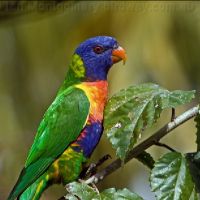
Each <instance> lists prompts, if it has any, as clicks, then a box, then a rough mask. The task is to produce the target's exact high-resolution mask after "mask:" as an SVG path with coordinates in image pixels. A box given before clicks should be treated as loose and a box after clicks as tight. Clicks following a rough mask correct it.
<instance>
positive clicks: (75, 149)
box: [8, 36, 126, 200]
mask: <svg viewBox="0 0 200 200" xmlns="http://www.w3.org/2000/svg"><path fill="white" fill-rule="evenodd" d="M125 59H126V54H125V51H124V49H123V48H122V47H120V46H119V45H118V43H117V41H116V40H115V39H114V38H112V37H108V36H97V37H93V38H90V39H88V40H86V41H84V42H83V43H81V44H80V45H79V47H78V48H77V49H76V50H75V53H74V55H73V57H72V61H71V63H70V64H69V69H68V73H67V76H66V78H65V80H64V83H63V85H62V86H61V88H60V90H59V91H58V94H57V96H56V98H55V100H54V101H53V103H52V104H51V105H50V107H49V108H48V110H47V111H46V113H45V114H44V117H43V119H42V121H41V123H40V125H39V128H38V130H37V134H36V136H35V139H34V142H33V144H32V146H31V148H30V151H29V154H28V157H27V160H26V163H25V166H24V168H23V170H22V172H21V174H20V176H19V178H18V181H17V183H16V185H15V186H14V188H13V190H12V192H11V193H10V195H9V197H8V200H14V199H16V198H18V199H20V200H38V199H39V198H40V196H41V194H42V192H43V191H44V190H45V189H46V188H47V187H49V186H50V185H51V184H54V183H63V184H67V183H69V182H71V181H74V180H76V179H77V178H78V177H79V175H80V173H81V170H82V166H83V164H84V163H85V162H86V161H87V160H88V158H89V157H90V156H91V154H92V152H93V150H94V149H95V147H96V145H97V144H98V142H99V140H100V137H101V135H102V131H103V126H102V120H103V111H104V106H105V103H106V99H107V90H108V83H107V73H108V71H109V69H110V68H111V66H112V65H113V64H114V63H116V62H118V61H120V60H124V61H125Z"/></svg>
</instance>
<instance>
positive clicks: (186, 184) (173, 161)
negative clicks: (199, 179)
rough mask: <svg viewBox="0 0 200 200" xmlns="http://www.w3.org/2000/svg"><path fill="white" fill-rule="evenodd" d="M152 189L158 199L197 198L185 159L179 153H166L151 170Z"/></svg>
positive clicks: (180, 199)
mask: <svg viewBox="0 0 200 200" xmlns="http://www.w3.org/2000/svg"><path fill="white" fill-rule="evenodd" d="M150 182H151V188H152V191H153V192H155V194H156V198H157V199H158V200H164V199H173V200H198V198H197V194H196V192H195V190H194V188H195V185H194V183H193V180H192V177H191V175H190V171H189V168H188V164H187V161H186V159H185V157H184V156H182V155H181V153H177V152H176V153H175V152H171V153H167V154H165V155H164V156H163V157H161V158H160V159H159V160H158V161H157V162H156V163H155V167H154V168H153V170H152V172H151V177H150Z"/></svg>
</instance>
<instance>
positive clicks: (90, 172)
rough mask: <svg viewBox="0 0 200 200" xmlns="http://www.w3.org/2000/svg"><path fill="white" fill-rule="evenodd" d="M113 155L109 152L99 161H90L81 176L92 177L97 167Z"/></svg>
mask: <svg viewBox="0 0 200 200" xmlns="http://www.w3.org/2000/svg"><path fill="white" fill-rule="evenodd" d="M111 158H112V157H111V156H110V155H109V154H106V155H104V156H103V157H102V158H100V159H99V161H98V162H97V163H90V165H89V166H87V167H85V168H84V169H83V170H82V172H81V175H80V178H81V179H83V178H86V177H90V176H92V175H94V174H96V172H97V169H98V167H99V166H101V165H102V164H103V163H104V162H105V161H106V160H108V159H111Z"/></svg>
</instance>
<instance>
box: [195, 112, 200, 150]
mask: <svg viewBox="0 0 200 200" xmlns="http://www.w3.org/2000/svg"><path fill="white" fill-rule="evenodd" d="M195 122H196V128H197V133H196V135H197V139H196V143H197V151H200V113H198V115H197V116H196V117H195Z"/></svg>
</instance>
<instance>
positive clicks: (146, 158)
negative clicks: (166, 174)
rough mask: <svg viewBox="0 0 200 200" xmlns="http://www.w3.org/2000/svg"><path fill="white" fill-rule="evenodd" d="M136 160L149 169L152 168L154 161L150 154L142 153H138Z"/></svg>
mask: <svg viewBox="0 0 200 200" xmlns="http://www.w3.org/2000/svg"><path fill="white" fill-rule="evenodd" d="M136 159H137V160H139V161H140V162H141V163H143V164H144V165H145V166H147V167H148V168H149V169H152V168H153V167H154V164H155V161H154V159H153V157H152V156H151V154H150V153H148V152H146V151H143V152H142V153H140V154H139V155H138V156H137V157H136Z"/></svg>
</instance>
